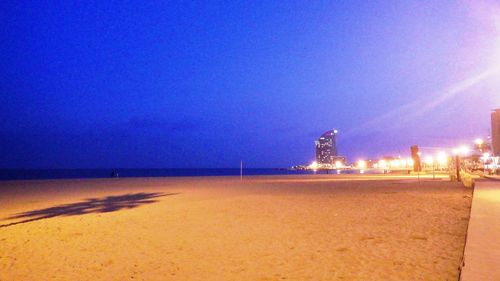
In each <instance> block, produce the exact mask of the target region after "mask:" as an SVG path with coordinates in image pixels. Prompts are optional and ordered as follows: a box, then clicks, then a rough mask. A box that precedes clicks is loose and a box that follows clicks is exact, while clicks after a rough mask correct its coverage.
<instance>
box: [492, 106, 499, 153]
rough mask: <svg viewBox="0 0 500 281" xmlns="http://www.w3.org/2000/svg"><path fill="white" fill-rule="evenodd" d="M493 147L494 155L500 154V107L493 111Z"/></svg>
mask: <svg viewBox="0 0 500 281" xmlns="http://www.w3.org/2000/svg"><path fill="white" fill-rule="evenodd" d="M491 148H492V149H493V154H494V155H496V156H500V108H499V109H495V110H494V111H493V112H492V113H491Z"/></svg>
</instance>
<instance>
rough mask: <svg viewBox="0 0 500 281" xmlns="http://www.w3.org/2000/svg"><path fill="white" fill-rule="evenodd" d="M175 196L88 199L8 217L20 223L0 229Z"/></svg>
mask: <svg viewBox="0 0 500 281" xmlns="http://www.w3.org/2000/svg"><path fill="white" fill-rule="evenodd" d="M177 194H179V193H158V192H154V193H144V192H141V193H134V194H125V195H119V196H107V197H103V198H88V199H85V200H84V201H81V202H77V203H71V204H64V205H57V206H54V207H50V208H45V209H39V210H33V211H28V212H23V213H18V214H15V215H13V216H10V217H8V218H7V219H6V220H18V219H20V221H16V222H12V223H8V224H2V225H0V228H2V227H8V226H13V225H17V224H22V223H27V222H32V221H37V220H43V219H48V218H53V217H61V216H77V215H85V214H91V213H109V212H116V211H119V210H122V209H132V208H136V207H138V206H140V205H144V204H150V203H154V202H158V200H156V199H155V198H158V197H163V196H171V195H177Z"/></svg>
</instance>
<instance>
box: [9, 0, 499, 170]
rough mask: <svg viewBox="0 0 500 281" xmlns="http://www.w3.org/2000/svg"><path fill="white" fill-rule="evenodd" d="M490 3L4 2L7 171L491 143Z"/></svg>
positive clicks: (302, 159) (299, 160)
mask: <svg viewBox="0 0 500 281" xmlns="http://www.w3.org/2000/svg"><path fill="white" fill-rule="evenodd" d="M499 67H500V4H495V2H493V1H472V0H471V1H359V2H355V1H275V2H272V1H262V2H256V1H248V2H242V1H200V2H188V1H179V2H175V1H75V2H73V1H3V2H2V3H1V4H0V155H1V157H0V167H1V168H117V167H120V168H152V167H158V168H168V167H214V168H215V167H238V166H239V161H240V159H243V161H244V162H245V165H246V166H247V167H288V166H291V165H296V164H303V163H307V162H310V161H312V160H313V159H314V140H315V139H316V138H317V137H319V135H321V134H322V133H323V132H324V131H327V130H330V129H332V128H337V129H338V130H339V136H338V137H339V140H338V145H339V152H340V153H341V154H343V155H346V156H348V158H349V160H351V161H355V160H357V159H358V158H360V157H377V156H383V155H397V154H401V155H408V153H409V146H410V145H413V144H419V145H421V146H423V147H451V146H455V145H458V144H460V143H461V142H464V141H469V140H473V139H474V138H476V137H480V136H481V137H486V136H487V135H488V133H489V127H490V124H489V113H490V110H491V109H493V108H495V107H498V106H500V79H499V78H500V74H499V73H500V71H499V69H498V68H499Z"/></svg>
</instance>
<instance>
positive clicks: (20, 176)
mask: <svg viewBox="0 0 500 281" xmlns="http://www.w3.org/2000/svg"><path fill="white" fill-rule="evenodd" d="M114 171H116V172H117V173H118V176H119V177H120V178H122V177H125V178H133V177H196V176H203V177H204V176H239V175H240V169H237V168H236V169H231V168H228V169H116V170H114ZM112 173H113V169H55V170H13V169H11V170H5V169H4V170H1V169H0V180H34V179H81V178H110V177H112ZM326 173H330V174H336V173H337V171H336V170H329V171H326V170H320V171H317V172H314V171H310V170H307V171H306V170H289V169H269V168H267V169H256V168H255V169H252V168H249V169H243V175H244V176H256V175H305V174H326ZM339 173H342V174H351V173H357V171H345V170H344V171H339Z"/></svg>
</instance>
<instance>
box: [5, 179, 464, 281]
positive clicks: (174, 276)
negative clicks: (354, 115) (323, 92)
mask: <svg viewBox="0 0 500 281" xmlns="http://www.w3.org/2000/svg"><path fill="white" fill-rule="evenodd" d="M331 179H338V180H333V181H332V180H331ZM343 179H358V180H359V179H363V178H360V177H359V176H358V177H355V176H353V177H348V176H343V177H341V176H330V177H328V176H299V177H297V176H295V177H294V176H275V177H253V178H245V180H244V181H243V183H240V182H239V180H238V179H237V178H230V177H228V178H223V177H221V178H177V179H173V178H172V179H165V178H157V179H154V178H150V179H107V180H104V179H103V180H60V181H55V180H54V181H24V182H23V181H19V182H14V181H13V182H0V225H1V227H0V280H2V281H6V280H285V279H291V280H456V278H457V276H458V270H457V268H458V266H459V264H460V260H461V258H462V251H463V246H464V237H465V232H466V227H467V223H468V215H469V207H470V202H471V198H470V196H471V190H470V189H466V188H463V187H461V186H460V185H458V184H455V183H450V182H446V181H434V182H430V181H426V182H421V183H420V184H419V183H417V182H416V181H415V180H402V179H399V180H394V181H388V180H370V181H343ZM364 179H367V177H364ZM88 198H94V199H92V200H86V199H88ZM33 211H34V212H33ZM16 214H17V215H18V217H17V218H14V219H7V218H8V217H12V216H15V215H16ZM19 222H21V223H19Z"/></svg>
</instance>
